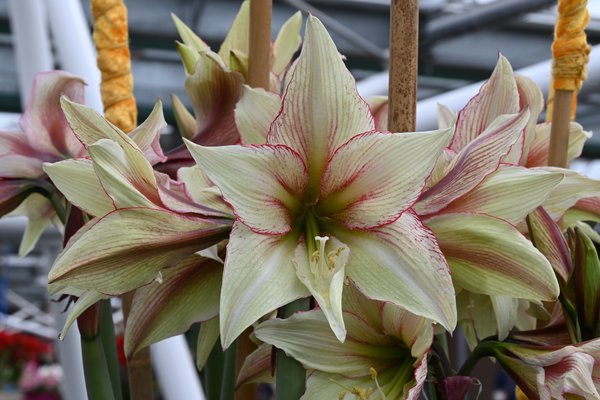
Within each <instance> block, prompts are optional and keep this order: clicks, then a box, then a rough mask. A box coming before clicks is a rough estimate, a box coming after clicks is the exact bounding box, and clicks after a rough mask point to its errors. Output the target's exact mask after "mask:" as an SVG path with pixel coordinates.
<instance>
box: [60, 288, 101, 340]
mask: <svg viewBox="0 0 600 400" xmlns="http://www.w3.org/2000/svg"><path fill="white" fill-rule="evenodd" d="M108 298H110V296H107V295H104V294H102V293H99V292H96V291H94V290H86V291H85V292H83V293H82V294H81V296H79V298H78V299H77V301H76V302H75V304H74V305H73V307H71V308H70V309H69V314H68V315H67V320H66V321H65V325H64V326H63V329H62V331H61V332H60V334H59V335H58V338H59V340H63V339H64V338H65V335H66V334H67V332H68V331H69V328H70V327H71V325H73V322H75V321H76V320H77V318H79V316H80V315H81V314H83V312H84V311H85V310H87V309H88V308H90V307H91V306H93V305H94V304H96V303H97V302H99V301H100V300H104V299H108Z"/></svg>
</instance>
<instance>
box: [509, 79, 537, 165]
mask: <svg viewBox="0 0 600 400" xmlns="http://www.w3.org/2000/svg"><path fill="white" fill-rule="evenodd" d="M515 79H516V81H517V90H518V91H519V109H521V110H522V109H524V108H526V107H527V108H529V113H530V116H529V122H527V126H526V127H525V131H524V132H523V133H524V136H523V140H522V141H517V143H515V145H514V146H513V148H512V149H511V150H510V153H509V154H508V155H507V156H506V157H505V158H504V162H506V163H513V164H519V163H520V164H525V163H526V161H527V157H528V154H529V148H530V147H531V143H532V142H533V140H534V139H535V136H536V134H535V128H536V125H537V121H538V118H539V116H540V113H541V112H542V110H543V109H544V95H543V94H542V91H541V89H540V88H539V86H538V85H537V83H535V82H534V81H533V80H532V79H531V78H528V77H526V76H521V75H517V76H515Z"/></svg>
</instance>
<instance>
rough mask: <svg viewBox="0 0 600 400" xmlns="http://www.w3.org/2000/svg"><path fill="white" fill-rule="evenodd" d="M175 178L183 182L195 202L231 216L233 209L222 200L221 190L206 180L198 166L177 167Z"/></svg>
mask: <svg viewBox="0 0 600 400" xmlns="http://www.w3.org/2000/svg"><path fill="white" fill-rule="evenodd" d="M177 180H178V181H180V182H183V184H184V185H185V191H186V193H187V194H188V196H189V197H190V198H191V199H192V200H193V201H194V202H195V203H196V204H202V205H204V206H205V207H208V208H211V209H213V210H217V211H219V212H221V213H223V214H224V215H227V216H232V217H233V214H232V212H233V211H232V209H231V207H230V206H229V204H227V203H226V202H225V201H224V200H223V196H222V195H221V191H220V190H219V189H218V188H217V187H216V186H215V185H213V184H212V182H210V181H209V180H208V178H207V177H206V175H205V174H204V173H203V172H202V169H201V168H200V166H198V165H196V166H193V167H182V168H179V170H178V171H177Z"/></svg>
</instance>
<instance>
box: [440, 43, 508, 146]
mask: <svg viewBox="0 0 600 400" xmlns="http://www.w3.org/2000/svg"><path fill="white" fill-rule="evenodd" d="M518 111H519V92H518V89H517V82H516V81H515V78H514V75H513V70H512V67H511V66H510V63H509V62H508V60H507V59H506V58H505V57H504V56H502V55H500V57H499V58H498V63H497V64H496V68H495V69H494V72H493V73H492V76H490V79H489V80H488V81H487V82H486V83H484V84H483V86H481V89H480V90H479V93H478V94H477V95H476V96H475V97H473V98H472V99H471V100H469V102H468V103H467V105H466V106H465V108H463V109H462V110H461V111H460V112H459V113H458V121H457V123H456V134H455V135H454V138H453V139H452V143H451V144H450V147H451V148H452V149H453V150H455V151H457V152H458V151H460V150H462V149H463V148H465V147H466V146H467V145H468V144H469V143H471V142H472V141H473V140H475V139H476V138H477V137H478V136H479V135H480V134H481V133H482V132H483V131H485V130H487V129H489V126H490V125H491V124H492V122H493V121H494V120H495V119H496V118H498V117H499V116H501V115H503V114H514V113H516V112H518Z"/></svg>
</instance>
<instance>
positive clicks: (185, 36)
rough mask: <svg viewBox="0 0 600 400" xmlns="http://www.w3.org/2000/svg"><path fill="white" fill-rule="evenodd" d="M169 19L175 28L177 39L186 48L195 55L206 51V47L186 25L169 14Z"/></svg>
mask: <svg viewBox="0 0 600 400" xmlns="http://www.w3.org/2000/svg"><path fill="white" fill-rule="evenodd" d="M171 18H172V19H173V23H174V24H175V28H177V33H179V37H180V38H181V40H183V43H185V45H186V46H188V47H189V48H191V49H193V50H194V51H195V52H196V53H198V52H200V51H204V50H207V49H208V45H207V44H206V43H205V42H204V41H203V40H202V39H200V38H199V37H198V35H196V34H195V33H194V31H192V30H191V29H190V28H189V27H188V26H187V25H186V24H184V23H183V21H182V20H180V19H179V18H178V17H177V16H176V15H175V14H173V13H171Z"/></svg>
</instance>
